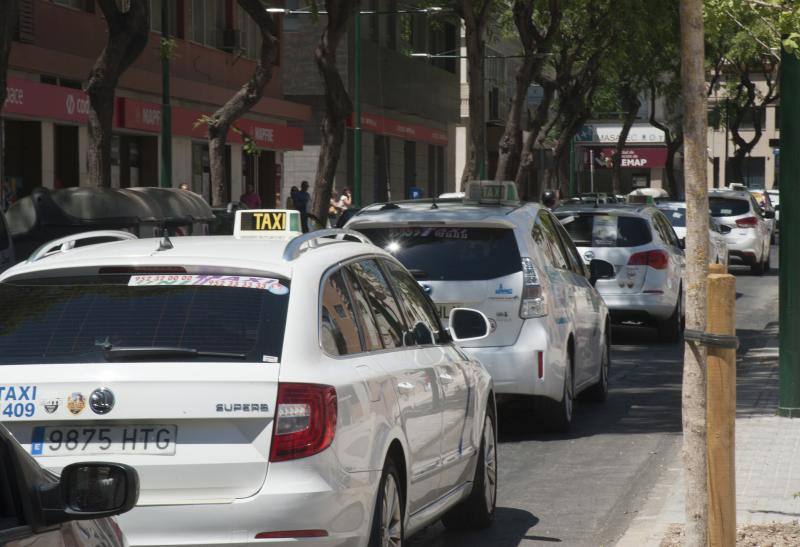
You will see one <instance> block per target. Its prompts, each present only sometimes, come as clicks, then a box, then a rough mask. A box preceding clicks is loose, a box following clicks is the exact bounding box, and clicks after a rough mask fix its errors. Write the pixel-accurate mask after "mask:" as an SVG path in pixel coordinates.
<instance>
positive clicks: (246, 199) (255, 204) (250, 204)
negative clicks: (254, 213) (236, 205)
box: [239, 184, 261, 209]
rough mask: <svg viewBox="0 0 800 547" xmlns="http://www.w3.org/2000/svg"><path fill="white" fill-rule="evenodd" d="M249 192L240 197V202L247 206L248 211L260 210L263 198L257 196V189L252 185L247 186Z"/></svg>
mask: <svg viewBox="0 0 800 547" xmlns="http://www.w3.org/2000/svg"><path fill="white" fill-rule="evenodd" d="M246 188H247V191H246V192H245V193H244V194H242V195H241V197H239V201H241V202H242V203H244V204H245V206H246V207H247V208H248V209H258V208H259V207H261V196H259V195H258V194H256V189H255V187H254V186H253V185H252V184H248V185H247V187H246Z"/></svg>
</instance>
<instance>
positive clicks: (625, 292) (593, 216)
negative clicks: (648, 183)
mask: <svg viewBox="0 0 800 547" xmlns="http://www.w3.org/2000/svg"><path fill="white" fill-rule="evenodd" d="M556 216H558V218H559V220H561V223H562V224H563V225H564V228H566V229H567V232H569V235H570V236H571V237H572V239H573V241H574V242H575V245H576V246H577V247H578V251H579V252H580V253H581V255H583V258H584V260H585V261H586V262H590V261H591V260H594V259H598V258H599V259H602V260H605V261H608V262H610V263H611V264H613V265H614V272H615V275H614V277H613V278H612V279H601V280H599V281H598V282H597V285H596V287H597V290H598V291H599V292H600V294H601V295H602V296H603V299H604V300H605V303H606V305H607V306H608V308H609V310H610V311H611V317H612V319H613V320H614V321H615V322H637V323H641V322H655V323H656V325H657V326H658V329H659V330H658V332H659V337H660V339H661V340H662V341H663V342H676V341H677V340H678V338H679V336H680V333H681V332H682V330H683V285H682V275H683V266H684V262H685V260H684V255H683V243H682V242H681V240H680V239H678V237H677V236H676V235H675V231H674V230H673V229H672V225H671V224H670V223H669V221H668V220H667V219H666V217H665V216H664V214H663V213H662V212H661V211H659V210H658V209H657V208H655V207H653V206H649V205H599V206H587V205H576V206H569V207H562V208H559V209H557V210H556Z"/></svg>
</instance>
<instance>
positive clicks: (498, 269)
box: [356, 223, 523, 347]
mask: <svg viewBox="0 0 800 547" xmlns="http://www.w3.org/2000/svg"><path fill="white" fill-rule="evenodd" d="M356 229H357V230H359V231H360V232H363V233H364V234H366V235H367V236H368V237H369V238H370V239H371V240H372V241H373V243H375V244H376V245H378V246H379V247H382V248H384V249H386V250H388V251H389V252H391V253H392V254H393V255H394V256H396V257H397V259H398V260H400V261H401V262H402V263H403V264H404V265H405V266H406V268H408V269H409V270H410V271H411V273H412V274H414V276H415V277H416V278H417V280H418V281H419V283H420V284H421V285H422V287H423V288H424V289H425V291H426V292H427V293H428V294H429V295H430V297H431V299H432V300H433V301H434V303H435V304H436V306H437V308H438V309H439V315H440V317H441V318H442V319H443V321H444V322H446V320H447V317H448V316H449V313H450V310H452V309H453V308H456V307H468V308H474V309H477V310H480V311H482V312H483V313H485V314H486V316H487V317H488V318H489V320H490V323H491V324H492V332H491V334H490V335H489V336H488V337H487V338H485V339H483V340H480V341H478V342H475V343H468V344H465V345H467V346H474V347H486V346H508V345H512V344H514V343H515V342H516V340H517V337H518V336H519V332H520V329H521V328H522V323H523V320H522V319H521V318H520V297H521V294H522V281H523V278H522V259H521V257H520V254H519V248H518V245H517V240H516V237H515V235H514V230H513V228H511V227H509V226H508V225H505V224H499V223H498V224H496V225H495V224H486V223H481V225H480V226H475V225H473V226H469V225H467V226H465V225H458V224H455V225H454V224H449V223H448V224H447V225H446V226H442V225H427V226H426V225H414V226H408V225H404V226H383V227H379V228H378V227H376V228H368V227H357V228H356Z"/></svg>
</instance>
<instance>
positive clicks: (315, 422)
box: [269, 383, 337, 462]
mask: <svg viewBox="0 0 800 547" xmlns="http://www.w3.org/2000/svg"><path fill="white" fill-rule="evenodd" d="M336 411H337V406H336V389H335V388H333V387H332V386H325V385H319V384H295V383H280V384H278V401H277V403H276V405H275V424H274V425H273V428H272V445H271V447H270V455H269V461H270V462H282V461H287V460H296V459H298V458H306V457H308V456H313V455H314V454H317V453H319V452H322V451H323V450H325V449H326V448H328V447H329V446H330V445H331V443H332V442H333V436H334V434H335V433H336Z"/></svg>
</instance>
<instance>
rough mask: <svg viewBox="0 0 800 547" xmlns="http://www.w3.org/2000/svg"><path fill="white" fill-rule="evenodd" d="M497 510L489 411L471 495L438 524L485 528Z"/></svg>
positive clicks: (494, 443)
mask: <svg viewBox="0 0 800 547" xmlns="http://www.w3.org/2000/svg"><path fill="white" fill-rule="evenodd" d="M496 506H497V437H496V435H495V419H494V415H493V414H492V412H491V411H489V412H488V413H487V414H486V419H485V420H484V423H483V438H482V439H481V449H480V453H479V454H478V465H477V467H476V468H475V478H474V479H473V482H472V492H471V493H470V495H469V497H468V498H467V499H466V501H464V502H462V503H461V504H459V505H457V506H456V507H454V508H453V509H451V510H450V511H449V512H447V513H446V514H445V515H444V516H443V517H442V523H443V524H444V525H445V526H446V527H447V528H453V529H478V528H487V527H488V526H489V525H491V524H492V520H493V519H494V510H495V507H496Z"/></svg>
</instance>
